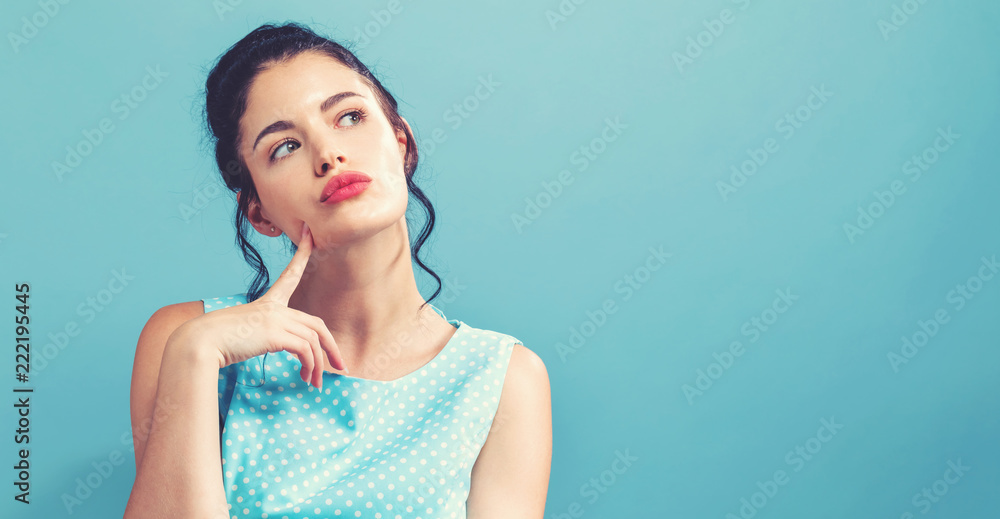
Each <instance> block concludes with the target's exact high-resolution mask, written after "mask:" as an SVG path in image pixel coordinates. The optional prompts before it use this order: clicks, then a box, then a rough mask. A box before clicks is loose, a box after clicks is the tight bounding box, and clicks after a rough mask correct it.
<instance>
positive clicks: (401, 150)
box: [396, 116, 417, 163]
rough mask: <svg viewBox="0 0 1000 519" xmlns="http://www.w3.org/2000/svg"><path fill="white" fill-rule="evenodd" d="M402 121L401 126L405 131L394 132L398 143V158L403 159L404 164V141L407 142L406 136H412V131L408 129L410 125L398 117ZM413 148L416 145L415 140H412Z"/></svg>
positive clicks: (401, 117)
mask: <svg viewBox="0 0 1000 519" xmlns="http://www.w3.org/2000/svg"><path fill="white" fill-rule="evenodd" d="M399 118H400V119H401V120H402V121H403V126H405V127H406V131H405V132H404V131H403V130H397V131H396V142H398V143H399V156H400V157H402V158H403V162H404V163H405V162H406V141H407V140H408V137H407V134H409V135H410V136H413V130H411V129H410V123H408V122H406V119H405V118H403V116H400V117H399ZM412 145H413V146H416V145H417V141H416V138H414V140H413V144H412Z"/></svg>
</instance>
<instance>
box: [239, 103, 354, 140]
mask: <svg viewBox="0 0 1000 519" xmlns="http://www.w3.org/2000/svg"><path fill="white" fill-rule="evenodd" d="M355 96H357V97H363V96H362V95H361V94H358V93H355V92H341V93H339V94H333V95H332V96H330V97H328V98H326V100H325V101H323V102H322V103H320V105H319V111H320V112H325V111H327V110H329V109H330V108H333V107H334V106H336V105H337V103H339V102H341V101H343V100H344V99H347V98H348V97H355ZM292 128H295V125H294V124H292V123H291V122H289V121H275V122H273V123H271V124H269V125H267V127H266V128H264V129H263V130H261V131H260V133H259V134H257V140H255V141H253V148H251V151H253V150H256V149H257V144H258V143H259V142H260V140H261V139H263V138H264V137H265V136H267V134H269V133H274V132H280V131H282V130H290V129H292Z"/></svg>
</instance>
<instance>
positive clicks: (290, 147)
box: [271, 140, 299, 161]
mask: <svg viewBox="0 0 1000 519" xmlns="http://www.w3.org/2000/svg"><path fill="white" fill-rule="evenodd" d="M298 148H299V143H297V142H295V141H293V140H286V141H284V142H282V143H281V144H279V145H278V147H277V148H275V149H274V151H273V152H272V153H271V161H274V160H277V159H281V158H283V157H285V156H286V155H288V154H289V153H291V152H293V151H295V150H297V149H298ZM283 150H287V153H282V151H283Z"/></svg>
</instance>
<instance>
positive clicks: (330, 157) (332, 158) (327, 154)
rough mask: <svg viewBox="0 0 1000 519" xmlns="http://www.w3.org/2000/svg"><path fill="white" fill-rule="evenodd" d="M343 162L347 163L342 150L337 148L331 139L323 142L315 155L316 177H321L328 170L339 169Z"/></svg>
mask: <svg viewBox="0 0 1000 519" xmlns="http://www.w3.org/2000/svg"><path fill="white" fill-rule="evenodd" d="M345 162H347V157H346V156H345V155H344V152H343V150H341V149H340V148H339V147H338V146H337V144H336V142H334V140H333V139H330V138H327V139H325V140H324V141H323V143H322V144H321V148H320V150H319V152H318V153H317V154H316V165H315V172H316V176H318V177H322V176H324V175H326V174H327V173H328V172H329V171H330V170H336V169H338V168H340V167H341V166H342V165H343V164H344V163H345Z"/></svg>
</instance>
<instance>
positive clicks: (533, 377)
mask: <svg viewBox="0 0 1000 519" xmlns="http://www.w3.org/2000/svg"><path fill="white" fill-rule="evenodd" d="M551 406H552V395H551V389H550V387H549V372H548V369H547V368H546V367H545V362H544V361H542V358H541V357H539V356H538V354H537V353H535V352H534V351H532V350H531V349H530V348H527V347H525V346H524V344H521V343H517V344H514V346H513V351H511V354H510V363H509V364H508V366H507V375H506V377H505V378H504V384H503V390H502V391H501V392H500V403H499V404H498V406H497V418H498V419H499V420H498V422H499V423H497V424H495V425H498V426H501V425H502V424H503V422H505V421H508V420H511V419H513V420H519V421H522V422H523V423H529V424H534V425H535V426H543V425H545V424H546V423H547V422H549V421H550V420H551V418H550V416H551V412H552V411H551ZM543 428H544V427H543ZM539 432H541V431H539Z"/></svg>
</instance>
